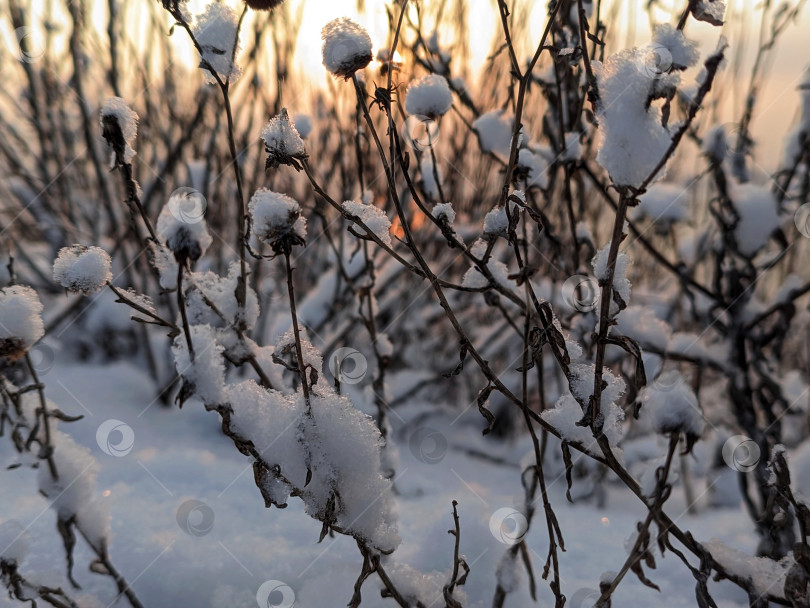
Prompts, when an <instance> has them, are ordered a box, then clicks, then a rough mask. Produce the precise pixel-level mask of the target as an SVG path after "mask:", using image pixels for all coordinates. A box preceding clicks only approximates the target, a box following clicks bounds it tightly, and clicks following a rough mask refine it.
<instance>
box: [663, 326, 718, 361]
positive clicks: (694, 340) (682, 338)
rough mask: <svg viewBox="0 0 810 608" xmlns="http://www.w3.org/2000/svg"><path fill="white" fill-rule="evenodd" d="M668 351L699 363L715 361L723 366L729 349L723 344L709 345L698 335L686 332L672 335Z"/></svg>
mask: <svg viewBox="0 0 810 608" xmlns="http://www.w3.org/2000/svg"><path fill="white" fill-rule="evenodd" d="M667 350H669V351H671V352H673V353H676V354H679V355H686V356H687V357H691V358H693V359H697V360H698V361H714V362H718V363H721V364H722V363H723V362H724V361H725V360H726V358H727V348H726V347H725V346H724V345H723V344H722V343H719V344H712V345H707V344H706V343H705V341H704V340H703V339H702V338H701V336H699V335H698V334H696V333H692V332H685V331H681V332H675V333H673V334H672V337H671V338H670V340H669V344H668V345H667Z"/></svg>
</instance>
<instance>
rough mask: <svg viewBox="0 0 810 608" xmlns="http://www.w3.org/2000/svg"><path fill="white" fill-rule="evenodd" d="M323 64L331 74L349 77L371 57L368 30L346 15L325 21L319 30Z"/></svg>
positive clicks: (365, 64) (360, 68)
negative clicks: (321, 41)
mask: <svg viewBox="0 0 810 608" xmlns="http://www.w3.org/2000/svg"><path fill="white" fill-rule="evenodd" d="M321 38H322V39H323V48H322V54H323V65H324V67H325V68H326V69H327V70H329V71H330V72H331V73H332V74H333V75H335V76H340V77H343V78H347V79H348V78H349V77H351V75H352V74H354V73H355V72H356V71H357V70H362V69H363V68H364V67H366V66H367V65H368V64H369V63H370V62H371V59H372V57H373V55H372V53H371V38H370V37H369V35H368V32H367V31H366V30H365V29H364V28H363V27H362V26H360V25H358V24H357V23H355V22H354V21H352V20H351V19H349V18H348V17H340V18H338V19H335V20H333V21H330V22H329V23H327V24H326V25H325V26H324V28H323V30H322V31H321Z"/></svg>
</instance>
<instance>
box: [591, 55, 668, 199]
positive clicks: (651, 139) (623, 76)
mask: <svg viewBox="0 0 810 608" xmlns="http://www.w3.org/2000/svg"><path fill="white" fill-rule="evenodd" d="M594 67H595V68H596V69H595V72H596V75H597V80H598V83H599V94H600V96H601V98H602V104H601V110H600V112H599V152H598V154H597V157H596V159H597V161H598V162H599V164H600V165H602V167H604V168H605V169H606V170H607V171H608V173H609V174H610V177H611V179H612V180H613V182H614V183H616V184H617V185H620V186H634V187H639V186H641V184H642V183H643V182H644V180H645V179H647V177H648V176H649V175H650V174H651V173H652V171H653V169H655V167H656V165H657V164H658V163H659V162H660V161H661V159H662V158H663V157H664V154H665V153H666V150H667V148H668V147H669V144H670V136H669V132H668V131H667V130H666V129H665V128H664V127H663V126H662V125H661V111H660V110H659V109H658V108H657V107H656V106H655V105H650V106H649V107H647V98H648V96H649V94H650V90H651V87H652V85H653V77H651V75H650V74H648V73H647V71H646V70H645V69H644V64H643V62H642V65H641V66H640V65H639V61H638V53H637V49H625V50H622V51H620V52H618V53H616V54H615V55H611V56H610V57H609V58H608V59H607V61H605V63H604V65H603V66H598V65H595V66H594ZM658 176H659V177H660V176H661V173H659V174H658Z"/></svg>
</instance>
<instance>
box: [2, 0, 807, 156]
mask: <svg viewBox="0 0 810 608" xmlns="http://www.w3.org/2000/svg"><path fill="white" fill-rule="evenodd" d="M49 1H51V2H52V1H53V0H33V7H34V9H33V13H34V14H35V15H41V14H42V12H43V10H44V6H45V3H46V2H49ZM127 1H129V2H148V1H153V0H127ZM206 1H207V0H190V1H189V7H190V9H191V10H192V12H201V11H202V9H203V8H204V6H205V4H206ZM226 1H228V2H229V3H231V4H232V5H233V6H234V7H237V5H239V6H241V3H240V2H239V0H226ZM360 1H362V2H363V4H364V5H365V9H366V10H365V12H364V13H360V12H358V8H357V3H358V0H287V2H289V3H290V5H291V6H290V8H291V12H293V13H295V12H297V10H298V8H299V7H300V6H301V5H302V4H303V21H302V24H301V31H300V35H299V41H298V49H297V52H296V63H297V67H298V68H299V69H300V70H302V71H303V72H304V73H305V74H307V75H308V79H309V80H310V81H311V83H312V84H313V85H314V86H318V85H324V84H325V83H326V80H327V78H328V76H327V75H326V72H325V70H324V68H323V66H322V65H321V56H320V53H321V48H320V44H321V40H320V31H321V28H322V27H323V26H324V25H325V24H326V23H327V22H329V21H330V20H332V19H334V18H336V17H341V16H350V17H352V18H353V19H355V20H356V21H358V22H359V23H361V24H362V25H364V26H365V27H366V28H367V29H368V31H369V34H370V35H371V38H372V41H373V42H374V43H375V46H378V45H382V44H384V43H385V40H386V32H387V27H388V25H387V17H386V11H385V1H384V0H360ZM432 1H433V0H425V1H423V3H422V6H425V7H428V8H429V7H430V4H429V3H430V2H432ZM796 1H797V0H791V2H790V3H791V4H794V3H795V2H796ZM88 2H92V3H93V7H94V8H93V21H94V22H95V23H96V26H97V27H99V28H101V29H102V30H103V28H104V27H105V24H106V11H107V1H106V0H88ZM467 3H468V5H469V7H470V11H469V33H468V35H469V40H468V42H469V48H470V54H471V66H470V68H471V73H472V74H475V73H476V68H477V67H479V66H480V65H481V64H482V63H483V62H484V61H485V60H486V58H487V55H488V54H489V53H490V51H491V42H492V36H493V31H494V28H495V27H496V26H497V24H498V18H497V10H496V4H495V1H494V0H467ZM57 4H58V3H57ZM645 4H646V0H603V2H602V6H603V9H602V14H603V16H606V17H607V18H606V19H605V20H606V21H608V23H609V27H610V28H611V29H612V30H613V31H612V32H611V33H610V35H609V37H612V38H611V39H612V41H613V44H614V45H615V46H614V47H613V50H617V49H618V48H624V47H630V46H634V45H639V44H643V43H645V42H647V41H648V40H649V36H650V22H649V16H648V14H647V12H645V10H644V5H645ZM683 4H684V2H683V0H659V1H658V2H657V3H656V4H655V6H656V7H657V8H654V9H653V14H652V16H653V19H654V20H655V21H656V22H664V21H669V22H670V23H674V22H675V21H676V20H677V18H678V15H679V14H680V12H681V11H682V10H683ZM728 4H729V8H728V12H727V16H726V21H727V25H726V26H725V27H723V28H722V30H721V29H720V28H715V27H712V26H710V25H708V24H702V23H697V22H695V21H694V20H690V22H689V23H688V26H687V28H686V33H687V36H689V37H692V38H694V39H695V40H697V41H699V43H700V45H701V49H702V50H703V51H704V53H708V52H710V51H711V50H713V49H714V48H715V46H716V45H717V43H718V40H719V36H720V35H721V34H722V35H724V36H726V38H727V39H728V41H729V44H730V51H729V54H730V55H732V54H733V53H734V51H735V50H736V49H737V48H740V46H744V47H745V52H744V53H743V55H742V61H741V65H740V66H739V68H740V69H739V72H738V73H739V74H746V73H747V71H748V70H747V69H746V68H747V67H749V66H750V65H751V64H752V63H753V60H754V56H755V51H756V48H755V47H756V40H757V37H758V33H759V23H760V18H759V16H760V15H761V12H762V5H761V4H759V3H758V1H757V0H728ZM533 5H534V6H533V8H532V10H531V13H530V18H529V28H528V30H529V33H528V40H527V42H528V43H529V44H531V41H535V42H534V43H535V44H536V41H537V40H539V38H540V35H541V33H542V30H543V28H544V26H545V19H546V11H547V2H545V1H541V0H538V1H536V2H534V3H533ZM613 11H615V13H613ZM613 15H615V16H613ZM167 23H168V21H167ZM732 24H733V25H732ZM0 31H2V35H3V37H4V38H5V40H6V44H7V46H9V47H11V46H13V44H14V37H13V32H11V31H10V25H9V24H8V23H7V19H6V15H5V14H3V19H0ZM808 31H810V8H805V10H804V11H803V13H802V14H801V18H800V20H799V21H798V23H796V24H794V25H792V26H790V27H788V28H787V30H786V31H785V32H784V34H783V35H782V36H781V37H780V39H779V43H778V46H777V47H776V49H775V51H774V52H772V53H771V55H770V57H769V61H768V63H767V64H766V65H767V67H768V70H767V74H768V81H767V86H765V87H763V89H762V91H761V95H760V99H759V100H758V103H757V106H756V108H757V109H756V111H755V113H754V120H753V126H752V130H753V135H754V138H755V140H757V141H758V144H759V147H758V149H757V150H756V154H757V157H756V161H757V163H758V164H760V165H761V166H762V167H763V168H764V169H766V170H768V171H772V170H773V169H775V168H776V167H777V166H778V163H779V159H780V157H781V155H782V148H783V143H782V140H783V137H784V135H785V134H786V133H787V132H788V130H789V129H790V126H791V125H792V124H795V122H796V119H797V117H798V100H799V96H798V92H797V90H796V87H797V85H798V83H799V80H800V78H801V77H802V74H803V72H804V69H805V68H806V67H808V65H810V42H808V40H807V32H808ZM440 33H441V30H440ZM183 38H184V37H183V36H175V41H174V44H178V45H180V44H184V43H186V44H187V41H185V40H182V39H183ZM440 39H441V36H440ZM268 43H269V41H268ZM743 43H744V44H743ZM189 50H190V49H189ZM450 50H451V52H452V49H450ZM193 55H194V53H192V52H189V62H190V63H196V58H195V57H193ZM732 68H733V66H731V65H729V66H727V69H728V70H729V71H731V69H732ZM722 84H723V86H722V88H720V89H718V90H717V91H715V92H714V93H713V95H715V96H719V97H720V98H721V99H722V104H723V106H724V115H723V116H722V117H721V120H722V121H723V122H732V121H733V120H735V119H738V118H739V116H740V113H741V108H742V107H743V100H744V93H745V91H746V90H747V87H748V79H747V77H737V78H734V77H728V78H726V79H725V80H724V81H722Z"/></svg>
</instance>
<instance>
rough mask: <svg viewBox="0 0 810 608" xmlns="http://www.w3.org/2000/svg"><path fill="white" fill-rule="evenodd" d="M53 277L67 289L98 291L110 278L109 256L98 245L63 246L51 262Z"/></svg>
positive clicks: (89, 293)
mask: <svg viewBox="0 0 810 608" xmlns="http://www.w3.org/2000/svg"><path fill="white" fill-rule="evenodd" d="M53 278H54V280H55V281H56V282H57V283H59V284H60V285H61V286H62V287H64V288H65V289H67V290H68V291H72V292H74V293H80V294H82V295H85V296H89V295H92V294H94V293H98V292H99V291H100V290H101V289H102V288H103V287H104V285H105V284H106V283H107V282H108V281H110V280H111V279H112V273H111V272H110V256H109V255H107V252H106V251H104V250H103V249H101V248H100V247H85V246H83V245H73V246H72V247H63V248H62V249H60V250H59V256H58V257H57V258H56V260H55V261H54V263H53Z"/></svg>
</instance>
